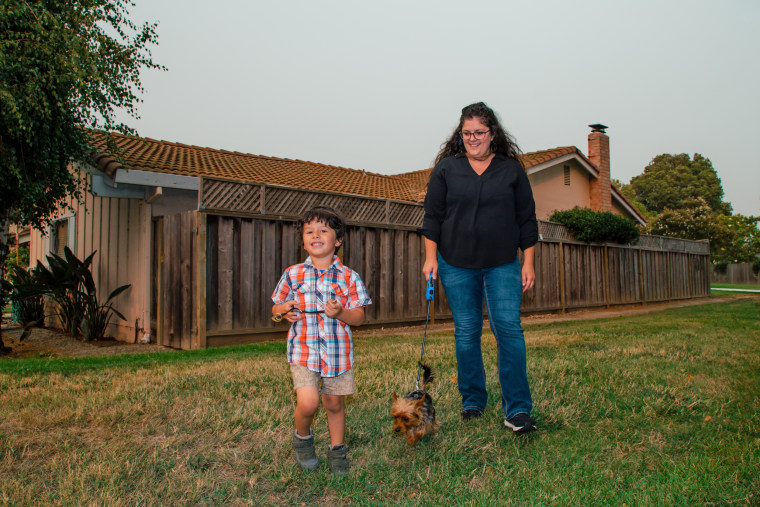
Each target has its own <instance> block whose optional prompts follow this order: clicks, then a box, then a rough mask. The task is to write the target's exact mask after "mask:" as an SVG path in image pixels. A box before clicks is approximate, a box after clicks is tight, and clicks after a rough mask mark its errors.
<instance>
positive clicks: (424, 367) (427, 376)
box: [418, 361, 435, 389]
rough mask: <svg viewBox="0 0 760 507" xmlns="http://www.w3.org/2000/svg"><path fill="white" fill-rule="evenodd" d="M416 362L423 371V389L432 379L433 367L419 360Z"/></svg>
mask: <svg viewBox="0 0 760 507" xmlns="http://www.w3.org/2000/svg"><path fill="white" fill-rule="evenodd" d="M418 364H419V365H420V366H421V367H422V371H423V372H424V375H423V376H422V388H423V389H424V388H425V386H426V385H428V384H429V383H431V382H432V381H433V379H434V378H435V374H434V373H433V369H432V368H431V367H430V366H428V365H426V364H424V363H423V362H422V361H419V362H418Z"/></svg>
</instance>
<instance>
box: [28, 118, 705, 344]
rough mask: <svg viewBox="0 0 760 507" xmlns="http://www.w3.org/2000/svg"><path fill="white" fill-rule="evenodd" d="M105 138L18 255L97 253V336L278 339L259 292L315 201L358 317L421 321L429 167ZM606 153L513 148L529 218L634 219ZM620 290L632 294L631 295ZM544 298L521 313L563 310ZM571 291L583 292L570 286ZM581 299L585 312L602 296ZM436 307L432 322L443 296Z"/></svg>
mask: <svg viewBox="0 0 760 507" xmlns="http://www.w3.org/2000/svg"><path fill="white" fill-rule="evenodd" d="M113 139H114V140H115V142H116V144H117V146H118V147H119V148H120V149H121V150H122V156H121V157H120V158H115V157H112V156H109V155H107V154H105V153H106V151H107V150H106V140H105V134H104V133H102V132H93V143H94V144H95V146H96V147H97V148H99V149H100V153H101V154H100V155H98V156H96V157H95V158H94V160H92V161H91V162H89V163H83V162H80V163H77V164H74V165H73V166H72V170H76V171H80V172H81V173H82V174H84V175H85V176H86V180H87V182H88V184H89V188H88V191H87V192H85V193H84V198H83V199H82V201H81V202H71V203H70V207H69V209H68V210H66V211H65V212H63V213H62V214H61V215H60V216H59V217H57V219H56V220H55V222H54V223H53V224H52V226H51V227H50V228H49V230H48V231H45V232H46V234H44V235H43V234H41V233H40V232H39V231H33V232H32V237H31V248H30V264H31V265H35V264H36V261H37V260H44V259H45V256H46V255H48V254H49V253H50V252H54V251H58V252H60V251H62V249H63V246H68V247H69V248H71V249H72V251H73V252H74V253H75V255H77V256H78V257H79V258H84V257H85V256H87V255H89V254H90V253H92V252H94V251H97V252H98V254H97V255H96V256H95V257H94V260H93V264H92V271H93V275H94V277H95V279H96V281H97V283H98V290H99V293H100V294H102V295H106V294H108V293H109V292H110V291H111V290H113V289H114V288H116V287H118V286H120V285H123V284H127V283H128V284H131V285H132V286H131V288H130V290H128V291H126V292H124V293H122V294H121V295H120V296H119V297H118V299H117V300H116V301H115V306H116V307H117V308H118V309H119V311H120V312H121V313H122V314H124V315H125V317H126V321H121V320H113V321H112V323H111V329H110V331H109V334H110V335H111V336H114V337H116V338H117V339H119V340H122V341H127V342H135V341H137V340H138V339H139V338H144V337H151V339H152V340H153V341H156V338H158V340H159V342H160V343H163V344H165V345H171V346H175V347H177V348H205V347H207V346H213V345H223V344H229V343H241V342H243V341H246V340H248V339H249V338H250V337H251V336H254V335H257V336H259V335H260V336H265V335H266V334H267V333H269V334H272V333H273V332H274V331H278V329H276V328H275V326H274V325H273V324H272V323H271V321H270V319H269V318H268V315H267V314H268V307H269V306H270V305H271V302H270V301H269V294H270V293H271V288H272V287H273V286H274V283H275V282H276V279H277V277H278V276H279V274H280V273H281V272H282V269H283V268H284V267H287V265H289V263H293V262H296V261H297V260H298V259H300V258H301V257H302V253H301V251H300V245H299V244H298V242H297V241H296V240H295V233H294V230H293V229H292V218H293V217H295V216H298V215H299V214H300V213H301V212H302V211H303V210H304V209H306V208H308V207H309V206H311V205H314V204H317V203H320V204H328V205H333V206H334V207H336V208H338V209H341V210H342V211H343V212H344V214H345V215H346V217H347V221H348V224H349V225H350V226H353V227H354V230H355V231H356V233H355V234H352V235H351V237H350V238H348V240H347V241H346V242H345V245H344V248H346V249H347V251H346V252H344V253H345V255H346V257H347V258H348V261H347V264H348V265H351V266H352V267H357V268H359V271H360V272H361V273H362V275H363V278H365V282H367V284H368V288H370V287H371V288H372V290H373V299H374V300H375V302H376V304H373V305H372V308H370V309H368V322H375V323H381V324H382V323H391V322H411V321H414V320H419V319H422V320H424V318H425V308H424V302H423V301H424V297H421V294H420V293H419V288H418V287H417V285H418V284H417V283H416V280H415V279H414V278H413V277H411V276H407V275H406V273H412V272H413V273H417V272H418V271H419V269H421V265H418V264H419V262H420V259H421V258H422V257H423V255H422V252H424V245H423V243H422V241H421V240H420V239H419V237H418V236H419V235H418V234H417V233H416V232H415V230H416V228H417V227H418V226H419V225H420V224H421V221H422V216H423V209H422V206H421V203H422V201H423V200H424V194H425V189H426V182H427V178H428V177H429V173H430V171H431V170H430V169H426V170H422V171H415V172H413V173H406V174H401V175H394V176H388V175H380V174H373V173H370V172H366V171H361V170H354V169H348V168H344V167H335V166H329V165H324V164H318V163H313V162H305V161H301V160H289V159H282V158H275V157H266V156H259V155H250V154H244V153H238V152H230V151H225V150H216V149H211V148H202V147H197V146H188V145H184V144H180V143H172V142H167V141H157V140H153V139H145V138H136V137H129V136H123V135H119V134H115V135H113ZM607 153H609V138H608V137H607V135H606V134H605V132H604V129H603V126H594V131H592V133H591V134H590V135H589V156H588V157H586V156H584V155H583V153H581V152H580V150H578V149H577V148H575V147H567V148H555V149H552V150H545V151H539V152H534V153H528V154H525V155H524V162H525V164H524V165H525V167H526V170H527V172H528V175H529V178H530V179H531V182H532V184H533V185H534V193H535V195H536V201H537V212H538V215H539V218H545V217H547V216H548V215H549V214H550V213H551V212H552V211H553V210H554V209H561V208H569V207H572V206H576V205H579V206H589V207H592V208H595V209H608V210H611V211H613V212H617V213H619V214H622V215H623V216H629V217H630V218H632V219H633V220H636V221H637V222H639V223H643V218H642V217H641V216H640V215H639V214H638V213H637V212H636V209H635V207H634V206H632V205H631V204H630V203H629V202H628V201H627V200H626V199H625V198H624V197H623V196H622V195H621V194H620V193H619V192H618V191H617V189H615V188H614V186H613V185H611V183H610V177H609V157H608V155H607ZM547 248H548V247H547ZM700 255H701V254H700ZM547 259H548V257H547ZM555 264H556V263H549V262H547V265H546V269H553V267H552V266H554V265H555ZM390 265H393V266H394V267H393V269H386V266H390ZM553 278H554V280H553V281H552V282H551V283H552V284H553V285H556V286H557V287H560V286H561V284H559V285H558V284H557V283H556V275H549V274H547V276H546V277H545V279H546V280H547V281H548V280H552V279H553ZM631 283H634V282H631ZM637 284H638V282H635V284H634V285H637ZM629 285H630V284H629ZM637 286H638V285H637ZM698 288H699V290H702V288H701V285H700V286H699V287H698ZM634 289H635V290H634ZM547 290H549V287H548V286H547ZM552 290H553V289H552ZM568 290H569V289H568ZM573 290H575V289H573ZM631 290H632V291H633V292H635V293H636V294H639V295H641V300H644V299H643V298H644V291H643V289H641V290H639V289H637V288H636V287H633V285H631ZM555 292H556V291H555ZM633 292H632V294H633ZM662 293H663V294H664V292H662ZM552 294H553V295H550V296H546V297H544V296H541V297H538V296H536V297H534V298H533V300H529V301H526V304H524V307H527V308H530V309H532V310H533V311H540V310H545V309H549V308H562V309H564V308H565V307H566V306H567V307H569V306H570V305H571V302H566V301H565V299H563V298H561V297H560V296H558V295H556V294H554V293H552ZM576 294H577V295H580V296H579V297H581V298H584V297H586V296H584V295H583V294H584V292H583V290H581V291H580V292H578V291H576ZM589 294H590V295H589V296H588V297H589V298H590V299H588V301H591V300H592V299H593V301H595V302H594V303H593V304H599V303H598V302H599V301H604V298H605V297H606V296H604V295H603V294H602V293H601V292H599V291H595V292H594V293H593V294H591V292H589ZM437 297H438V296H437ZM531 297H532V296H531ZM626 297H628V296H626ZM637 297H639V296H637V295H635V294H633V295H631V296H630V297H628V298H629V299H630V300H635V298H637ZM659 297H661V296H657V298H659ZM560 300H561V301H562V302H561V306H558V305H560ZM568 301H569V300H568ZM578 304H579V305H580V304H586V303H578ZM608 304H609V303H608ZM436 307H437V309H438V310H439V312H440V313H439V315H445V312H446V309H447V303H446V301H445V298H441V300H440V301H438V302H437V306H436ZM49 324H54V323H53V322H49ZM188 337H192V338H188ZM190 339H191V340H192V343H191V342H189V341H188V340H190Z"/></svg>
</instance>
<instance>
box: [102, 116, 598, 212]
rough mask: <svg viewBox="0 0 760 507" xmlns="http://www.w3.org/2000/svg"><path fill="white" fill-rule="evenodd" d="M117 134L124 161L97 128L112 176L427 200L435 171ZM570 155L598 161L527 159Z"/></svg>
mask: <svg viewBox="0 0 760 507" xmlns="http://www.w3.org/2000/svg"><path fill="white" fill-rule="evenodd" d="M111 137H112V139H113V140H114V141H115V142H116V145H117V146H118V148H119V149H121V150H122V152H123V153H122V154H123V159H124V163H121V162H119V161H118V160H117V159H116V158H115V157H113V156H110V155H107V154H106V153H107V152H108V151H109V150H108V148H107V141H106V134H105V133H104V132H100V131H93V144H94V145H95V147H96V149H97V150H98V152H99V154H98V155H97V156H96V157H95V159H94V164H95V165H96V166H97V168H98V169H100V170H101V171H103V172H105V173H106V174H109V175H110V176H113V174H114V173H115V171H116V170H118V169H140V170H144V171H154V172H161V173H170V174H179V175H184V176H207V177H212V178H221V179H231V180H238V181H246V182H252V183H265V184H268V185H281V186H287V187H293V188H300V189H305V190H317V191H327V192H336V193H341V194H352V195H360V196H366V197H376V198H379V199H392V200H398V201H406V202H422V201H423V200H424V199H425V192H426V190H427V182H428V179H429V178H430V173H431V172H432V171H433V169H432V168H428V169H421V170H418V171H412V172H408V173H403V174H395V175H392V176H388V175H383V174H375V173H371V172H367V171H361V170H357V169H349V168H346V167H336V166H330V165H325V164H318V163H315V162H306V161H303V160H291V159H286V158H276V157H266V156H263V155H251V154H247V153H239V152H233V151H226V150H217V149H213V148H203V147H199V146H190V145H186V144H180V143H173V142H169V141H157V140H155V139H149V138H144V137H131V136H125V135H122V134H117V133H111ZM568 154H576V155H578V156H579V157H581V158H583V159H584V160H585V161H586V162H588V163H589V164H590V165H592V166H593V164H591V162H589V161H588V158H586V156H585V155H584V154H583V153H581V151H580V150H578V148H576V147H575V146H565V147H559V148H553V149H550V150H542V151H535V152H531V153H525V154H523V155H522V160H523V164H524V165H525V168H526V169H529V168H531V167H534V166H537V165H540V164H543V163H545V162H549V161H551V160H554V159H557V158H559V157H562V156H565V155H568Z"/></svg>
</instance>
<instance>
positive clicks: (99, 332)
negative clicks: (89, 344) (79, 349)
mask: <svg viewBox="0 0 760 507" xmlns="http://www.w3.org/2000/svg"><path fill="white" fill-rule="evenodd" d="M84 275H85V276H84V279H85V280H84V281H85V291H86V296H85V297H84V299H85V305H84V308H83V312H82V318H81V320H80V322H79V331H80V332H81V333H82V337H83V338H84V339H85V340H87V341H91V340H100V339H101V338H103V337H104V336H105V334H106V329H108V324H109V323H110V322H111V317H112V316H114V315H116V316H117V317H119V318H120V319H121V320H127V319H126V318H125V317H124V315H122V314H121V313H120V312H119V311H118V310H116V308H114V307H113V303H112V301H113V300H114V298H116V296H118V295H119V294H121V293H122V292H124V291H125V290H127V289H128V288H130V287H131V286H132V285H131V284H126V285H122V286H121V287H118V288H116V289H114V290H113V291H111V293H110V294H109V295H108V299H106V301H105V303H101V302H100V301H98V295H97V291H96V289H95V282H94V281H93V279H92V275H91V274H90V272H89V270H88V271H86V272H85V273H84Z"/></svg>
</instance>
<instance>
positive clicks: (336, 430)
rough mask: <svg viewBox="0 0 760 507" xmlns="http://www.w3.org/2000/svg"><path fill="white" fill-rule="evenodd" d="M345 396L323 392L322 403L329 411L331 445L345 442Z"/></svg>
mask: <svg viewBox="0 0 760 507" xmlns="http://www.w3.org/2000/svg"><path fill="white" fill-rule="evenodd" d="M345 398H346V397H345V396H343V395H335V394H323V395H322V405H323V406H324V407H325V412H326V413H327V427H328V428H329V430H330V445H332V446H336V445H340V444H342V443H343V440H344V438H345V435H346V402H345Z"/></svg>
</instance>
